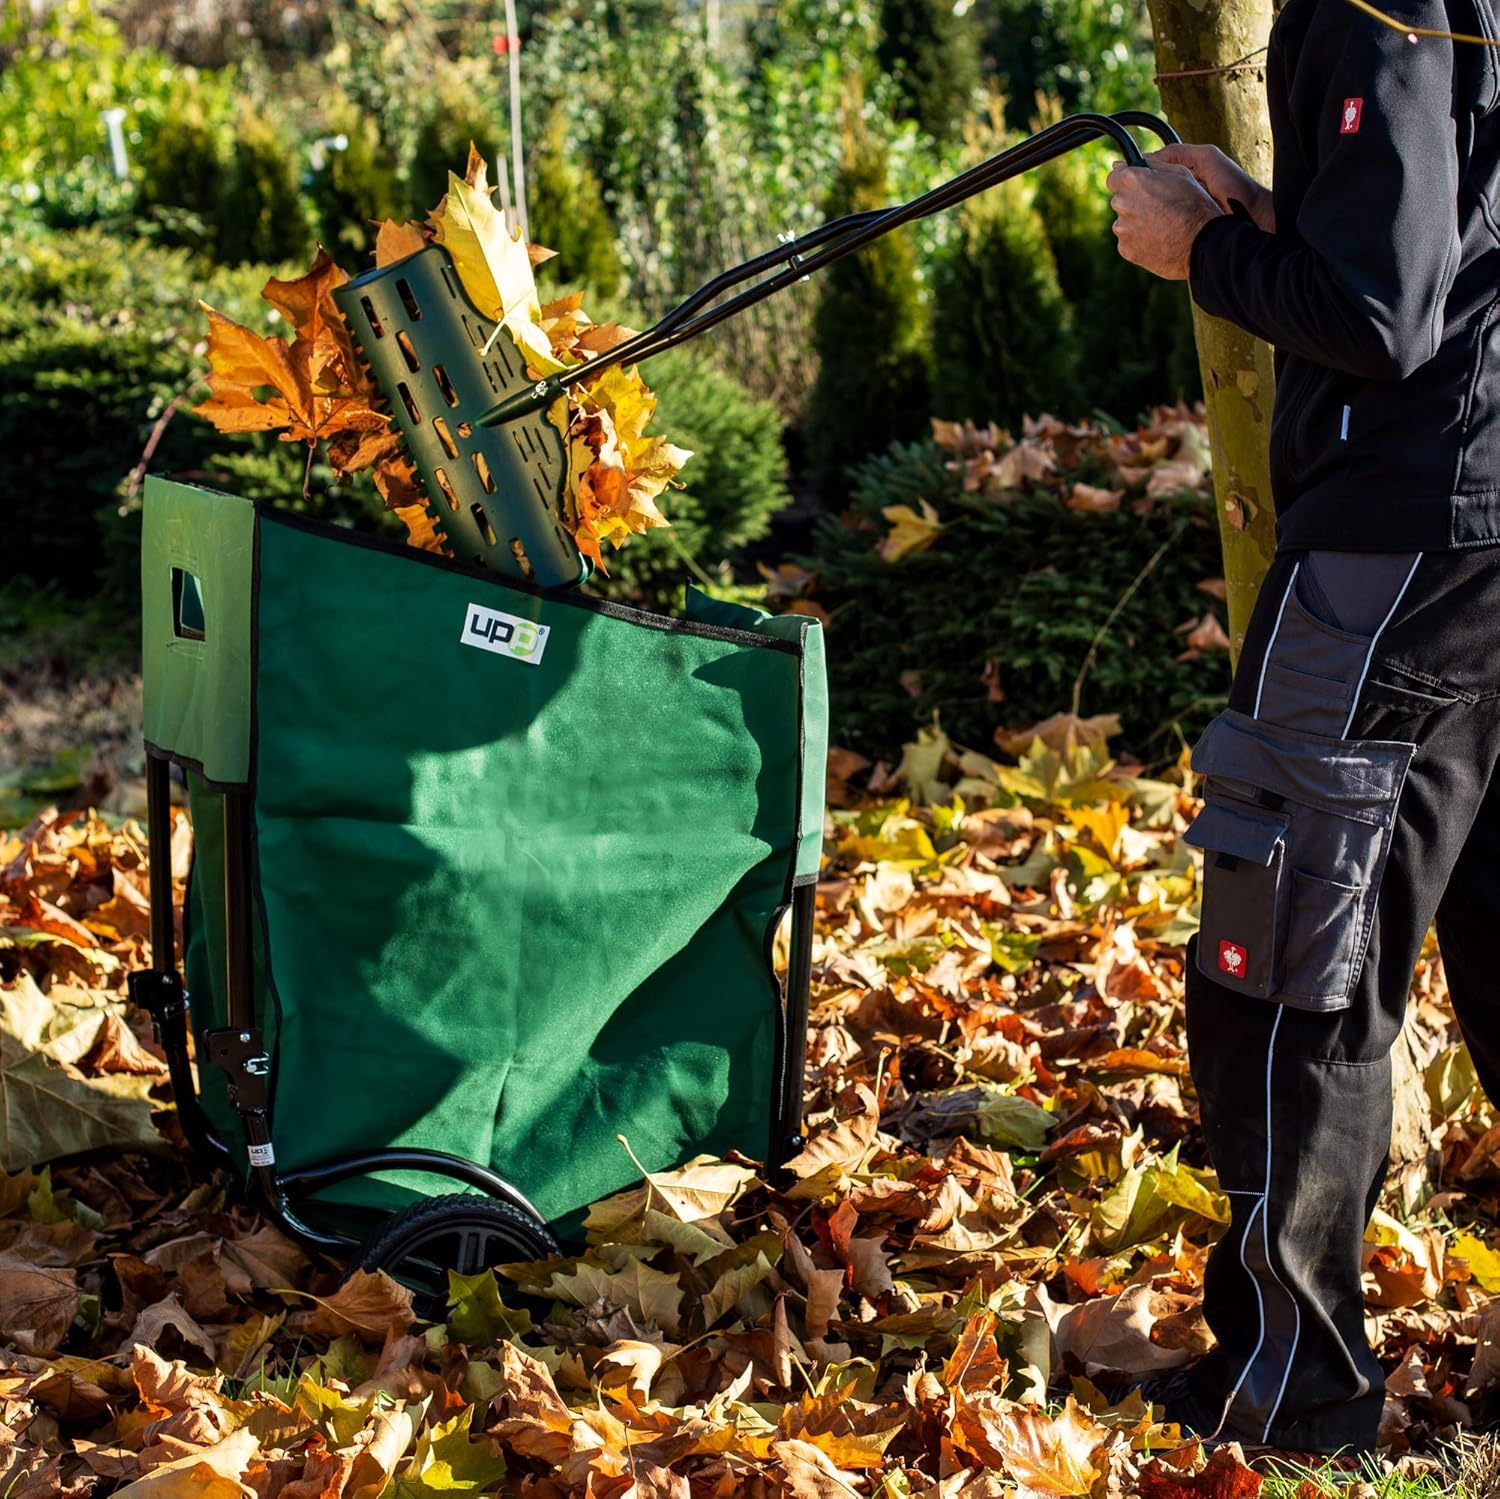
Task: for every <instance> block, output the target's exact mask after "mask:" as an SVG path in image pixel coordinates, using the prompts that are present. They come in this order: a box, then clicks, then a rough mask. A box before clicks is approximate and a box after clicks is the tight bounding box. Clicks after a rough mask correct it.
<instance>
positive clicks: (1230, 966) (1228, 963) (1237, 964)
mask: <svg viewBox="0 0 1500 1499" xmlns="http://www.w3.org/2000/svg"><path fill="white" fill-rule="evenodd" d="M1249 956H1250V955H1249V953H1247V952H1246V951H1245V949H1244V948H1243V947H1241V946H1240V945H1239V944H1238V943H1236V942H1220V943H1219V967H1220V968H1222V969H1223V970H1224V972H1225V973H1227V974H1228V975H1229V976H1230V978H1236V979H1242V978H1244V976H1245V964H1246V961H1247V960H1248V958H1249Z"/></svg>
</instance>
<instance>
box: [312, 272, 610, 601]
mask: <svg viewBox="0 0 1500 1499" xmlns="http://www.w3.org/2000/svg"><path fill="white" fill-rule="evenodd" d="M333 300H334V302H335V303H336V304H337V306H338V309H339V311H340V312H341V313H343V315H344V321H345V322H346V323H347V324H348V326H349V331H350V332H351V333H352V334H353V336H354V340H355V342H356V344H357V345H358V347H359V351H360V353H361V354H362V355H363V356H364V359H365V361H366V362H367V364H368V365H369V370H370V375H371V378H372V379H373V380H374V383H375V385H376V386H377V387H378V389H379V390H380V392H381V395H382V396H383V398H384V406H385V409H386V411H387V412H388V414H389V415H390V416H391V417H392V418H394V420H395V422H396V423H397V425H398V426H399V428H400V430H401V436H402V438H403V440H404V442H405V445H406V450H407V456H408V457H409V459H410V460H411V464H412V468H413V469H414V470H415V472H416V475H417V479H418V483H419V485H420V486H421V489H422V494H423V499H424V500H425V502H426V508H427V514H428V515H429V516H430V517H431V519H432V521H433V524H434V526H435V528H436V530H437V532H438V535H439V537H440V538H441V540H442V543H443V546H444V549H445V550H446V551H447V553H448V555H450V556H452V557H454V558H456V559H457V560H458V561H460V562H472V563H477V564H478V565H479V566H481V567H486V568H489V569H491V570H492V571H494V572H499V573H504V574H505V575H507V576H508V577H512V578H518V579H521V580H523V581H525V582H528V583H535V584H537V585H538V586H539V587H542V588H571V587H573V586H575V585H577V584H579V583H581V582H582V581H583V580H584V579H585V578H586V577H587V576H588V573H589V566H588V563H587V561H586V560H585V559H584V557H583V556H582V555H581V554H580V553H579V551H578V547H577V546H576V545H575V543H574V541H573V538H572V536H571V535H570V534H569V532H568V530H567V528H566V526H565V524H564V521H565V519H567V518H568V517H566V516H565V513H564V504H565V495H566V491H567V479H568V454H567V448H566V446H565V444H564V441H563V436H562V433H560V432H559V431H558V430H557V428H556V427H554V426H553V425H552V423H551V422H549V421H548V420H547V416H546V413H545V412H544V411H534V412H530V413H528V414H527V415H526V416H524V417H522V418H519V419H518V420H516V421H512V422H507V423H506V424H505V425H504V426H500V427H484V426H481V425H480V423H479V418H480V416H481V415H483V413H484V412H485V411H487V410H489V409H490V408H492V407H493V406H494V405H495V403H496V402H497V401H503V400H505V399H507V398H508V397H513V396H516V395H518V394H520V393H521V392H522V391H524V390H526V389H528V388H530V387H532V386H533V385H534V384H535V382H534V381H533V380H532V379H531V378H530V376H528V375H527V373H526V362H525V360H524V359H523V358H522V357H521V352H520V350H519V349H518V348H517V347H516V344H515V340H514V339H513V338H512V337H511V336H510V334H509V333H508V332H506V331H505V330H504V329H503V328H500V327H498V325H497V324H495V323H494V322H492V321H491V320H490V319H489V318H487V317H485V316H484V315H483V314H482V313H480V312H479V311H478V310H477V309H476V308H475V306H474V304H473V303H472V302H471V301H470V300H469V298H468V296H467V295H466V294H465V292H464V289H463V286H462V285H461V283H460V282H459V279H458V272H457V271H456V270H455V269H454V267H453V261H452V258H451V257H450V256H449V254H448V252H447V250H445V249H444V248H443V247H442V246H441V245H428V246H427V247H426V248H425V249H422V250H418V251H417V253H416V254H415V255H408V256H406V257H405V258H404V259H402V260H398V261H394V262H392V263H391V264H390V265H388V266H382V267H380V268H378V269H376V270H373V271H367V272H366V273H365V274H364V275H363V276H357V277H355V279H354V280H352V281H347V282H345V283H344V285H343V286H341V287H339V288H338V289H337V290H336V291H335V292H334V293H333Z"/></svg>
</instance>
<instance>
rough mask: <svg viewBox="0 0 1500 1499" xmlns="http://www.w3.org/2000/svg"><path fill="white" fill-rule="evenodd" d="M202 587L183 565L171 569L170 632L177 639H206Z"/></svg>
mask: <svg viewBox="0 0 1500 1499" xmlns="http://www.w3.org/2000/svg"><path fill="white" fill-rule="evenodd" d="M207 623H208V622H207V620H206V618H205V617H204V614H203V588H202V585H201V584H200V583H199V582H198V580H197V578H195V577H194V576H193V575H192V573H190V572H189V571H188V570H187V569H186V568H184V567H174V568H173V569H172V633H173V634H174V635H175V636H176V637H177V638H178V639H179V640H206V639H207V638H208V637H207V635H206V634H205V633H204V632H205V628H206V626H207Z"/></svg>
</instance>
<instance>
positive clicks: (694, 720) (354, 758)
mask: <svg viewBox="0 0 1500 1499" xmlns="http://www.w3.org/2000/svg"><path fill="white" fill-rule="evenodd" d="M142 567H143V594H144V609H143V614H144V630H145V639H144V662H145V683H144V696H145V705H144V706H145V722H146V738H147V742H148V745H149V746H150V747H151V749H152V752H153V753H157V754H160V755H165V756H167V757H169V758H171V759H174V760H176V761H177V762H179V763H181V764H182V765H184V766H185V767H187V768H188V770H189V772H190V775H189V784H190V788H191V793H192V795H191V802H192V812H193V816H194V822H195V826H196V830H197V854H196V859H195V866H194V871H193V877H192V881H191V890H190V898H189V912H188V930H189V937H188V944H187V949H188V950H187V961H186V967H187V982H188V988H189V992H190V996H191V1001H192V1013H193V1020H194V1025H195V1027H196V1028H197V1030H198V1032H199V1035H200V1037H201V1034H202V1031H203V1030H204V1029H206V1028H209V1027H212V1026H218V1025H222V1024H224V1023H225V1021H226V1016H225V1006H224V981H223V970H224V953H223V903H224V889H223V869H222V861H221V847H222V843H221V832H220V829H221V826H222V805H221V801H222V796H223V795H224V794H225V792H229V791H247V792H248V793H249V794H250V795H251V797H252V800H253V819H252V827H253V837H252V845H253V866H254V867H253V870H252V879H253V883H252V888H253V890H254V894H255V900H256V913H255V914H256V930H257V937H258V942H259V946H260V950H259V952H258V954H257V984H256V991H257V1009H258V1020H259V1023H260V1025H261V1028H262V1030H263V1033H264V1037H265V1041H266V1046H267V1050H268V1051H269V1052H270V1054H271V1057H272V1070H273V1088H272V1095H271V1125H272V1134H273V1140H274V1145H275V1152H276V1161H277V1165H278V1166H279V1167H280V1168H282V1169H294V1168H296V1167H299V1166H307V1165H313V1164H316V1163H319V1162H322V1161H326V1160H328V1159H330V1158H332V1157H335V1156H339V1155H343V1154H346V1153H350V1152H360V1151H368V1150H372V1149H378V1148H383V1147H393V1146H405V1147H418V1148H425V1149H430V1150H442V1151H447V1152H449V1153H451V1154H455V1155H460V1156H464V1157H467V1158H468V1159H471V1160H473V1161H476V1162H478V1163H480V1164H483V1165H487V1166H490V1167H492V1168H493V1169H494V1170H496V1171H498V1172H499V1173H500V1174H501V1175H502V1176H504V1177H506V1178H507V1179H508V1180H510V1181H512V1182H514V1183H515V1184H516V1185H517V1186H518V1187H520V1189H521V1190H522V1191H523V1192H525V1193H526V1194H527V1196H529V1197H530V1198H531V1200H532V1201H533V1202H535V1203H536V1205H537V1206H538V1208H539V1209H540V1210H541V1211H542V1213H543V1214H544V1216H546V1217H547V1218H549V1219H550V1220H553V1221H554V1222H560V1223H563V1224H566V1223H568V1221H569V1220H573V1221H576V1215H577V1214H578V1212H579V1211H580V1210H581V1209H582V1208H583V1207H585V1206H586V1205H587V1204H588V1203H589V1202H591V1201H594V1200H595V1199H597V1198H599V1197H601V1196H603V1195H606V1194H607V1193H609V1192H611V1191H615V1190H618V1189H619V1188H621V1187H622V1186H625V1185H627V1184H628V1183H630V1182H631V1181H633V1180H636V1179H638V1176H639V1173H638V1171H637V1169H636V1167H635V1166H634V1165H633V1164H632V1162H631V1160H630V1157H629V1155H628V1154H627V1153H626V1150H625V1148H624V1147H623V1146H622V1145H621V1144H620V1143H619V1140H618V1138H617V1137H618V1136H622V1135H623V1136H624V1137H625V1138H626V1139H627V1140H628V1141H629V1143H630V1147H631V1149H632V1150H633V1151H634V1152H635V1154H636V1156H637V1157H638V1158H639V1159H640V1161H641V1162H642V1163H643V1164H644V1165H645V1166H646V1167H647V1168H648V1169H652V1170H656V1169H664V1168H667V1167H669V1166H671V1165H673V1164H674V1163H677V1162H679V1161H681V1160H683V1159H685V1158H687V1157H690V1156H692V1155H694V1154H696V1153H699V1152H703V1151H707V1152H723V1151H726V1150H729V1149H732V1148H733V1149H739V1150H742V1151H745V1152H747V1153H749V1154H752V1155H761V1154H763V1153H764V1152H765V1151H766V1150H767V1148H768V1145H769V1132H770V1129H771V1124H772V1113H773V1108H774V1104H775V1099H774V1097H773V1092H774V1089H775V1088H776V1087H777V1086H778V1081H777V1079H776V1078H775V1077H773V1051H774V1047H775V1041H776V1032H777V1025H778V1016H779V1014H780V1013H781V1007H782V1003H783V1000H782V995H781V992H780V986H779V985H778V983H777V981H776V977H775V974H774V972H773V969H772V965H771V945H772V937H773V934H774V931H775V929H776V926H777V923H778V921H779V919H780V915H781V913H782V911H783V910H784V908H785V906H786V905H787V903H788V901H789V899H790V896H791V891H792V888H793V886H794V884H796V883H800V882H805V881H808V880H812V879H815V878H816V875H817V869H818V862H819V857H820V852H821V829H822V811H823V776H822V767H823V762H824V759H825V756H826V748H827V708H826V694H825V686H824V679H823V656H822V639H821V632H820V630H819V627H818V626H817V624H816V622H815V621H812V620H809V619H807V618H804V617H801V616H781V617H774V618H773V617H771V616H767V615H764V614H762V613H760V612H759V611H757V610H752V609H747V608H742V607H739V606H736V605H729V604H725V603H723V602H722V601H717V600H712V599H708V598H706V597H704V596H702V595H696V596H692V597H690V598H689V604H688V610H687V617H686V618H685V619H682V620H676V619H668V618H666V617H663V616H660V615H654V614H648V613H644V612H641V611H637V610H632V609H626V608H622V607H619V606H615V605H610V604H607V603H603V602H601V601H599V600H595V599H590V598H586V597H583V596H580V595H577V594H542V593H539V592H538V591H536V590H532V589H529V588H527V587H526V586H525V585H522V584H517V583H512V582H510V581H508V580H504V579H501V578H499V577H498V576H495V575H492V574H487V573H482V572H479V571H477V570H475V569H471V568H467V567H464V566H462V565H459V564H457V563H454V562H451V561H448V560H446V559H443V558H440V557H434V556H431V555H429V554H425V553H420V552H416V551H413V550H411V549H410V548H407V547H404V546H401V545H399V544H395V543H387V542H384V541H380V540H375V539H372V538H369V537H364V536H359V535H355V534H353V533H350V532H347V531H342V530H339V529H336V528H332V527H327V526H322V525H317V524H313V523H309V522H307V521H305V520H302V519H300V518H298V517H295V516H292V515H289V514H287V513H284V512H281V511H278V510H277V509H275V508H272V507H268V506H264V505H253V504H250V503H248V502H246V501H243V500H239V499H236V498H234V497H232V496H228V495H222V494H216V493H213V492H211V491H207V490H203V489H198V488H194V487H191V486H188V485H183V484H178V483H173V482H169V481H165V480H161V479H156V478H152V479H149V480H148V481H147V490H146V499H145V516H144V537H143V561H142ZM794 1044H800V1038H797V1040H796V1041H794ZM200 1054H201V1041H200ZM203 1070H204V1073H205V1074H207V1073H208V1072H209V1071H210V1069H206V1068H205V1069H203ZM204 1103H205V1107H206V1108H207V1109H208V1111H209V1113H210V1117H211V1118H212V1119H213V1121H214V1123H215V1125H216V1127H218V1128H219V1129H220V1130H221V1132H223V1133H224V1134H225V1135H226V1137H228V1138H231V1139H238V1130H237V1128H236V1121H235V1119H234V1116H233V1113H232V1111H231V1110H230V1109H229V1108H228V1105H227V1100H226V1096H225V1090H224V1087H223V1084H222V1080H220V1079H217V1078H211V1077H208V1076H206V1075H205V1077H204ZM452 1190H454V1187H453V1184H452V1183H451V1182H449V1181H446V1180H444V1179H442V1178H439V1177H433V1176H428V1175H426V1174H422V1173H386V1174H384V1175H382V1176H381V1177H380V1178H379V1179H363V1178H361V1179H355V1180H352V1181H349V1182H346V1183H344V1184H343V1185H341V1186H340V1187H337V1188H333V1189H330V1191H329V1193H328V1199H327V1203H326V1204H325V1206H329V1207H330V1211H332V1209H333V1208H334V1207H342V1208H344V1209H348V1208H353V1209H356V1210H384V1211H389V1210H392V1209H394V1208H398V1207H400V1206H403V1205H405V1204H406V1203H409V1202H411V1201H413V1200H415V1199H416V1198H418V1197H421V1196H431V1195H436V1194H438V1193H440V1192H444V1191H452ZM310 1216H313V1217H316V1214H315V1213H313V1214H310Z"/></svg>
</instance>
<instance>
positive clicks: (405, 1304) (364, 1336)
mask: <svg viewBox="0 0 1500 1499" xmlns="http://www.w3.org/2000/svg"><path fill="white" fill-rule="evenodd" d="M414 1320H415V1319H414V1315H413V1313H412V1306H411V1292H410V1291H409V1290H408V1289H407V1288H406V1287H405V1286H403V1285H399V1284H397V1282H395V1281H394V1280H392V1279H391V1277H390V1276H389V1275H387V1274H386V1273H385V1271H384V1270H376V1271H374V1272H373V1273H372V1272H371V1271H368V1270H356V1271H355V1272H354V1273H353V1274H352V1275H351V1276H350V1277H349V1279H348V1280H346V1281H345V1282H344V1283H343V1285H341V1286H340V1287H339V1288H338V1290H336V1291H335V1292H334V1293H333V1294H332V1295H331V1296H328V1297H325V1298H323V1299H321V1300H319V1301H318V1304H317V1306H316V1307H315V1308H314V1309H313V1310H312V1311H311V1312H310V1313H308V1315H307V1327H308V1330H309V1331H310V1332H318V1333H323V1334H325V1335H326V1336H329V1337H338V1336H339V1335H340V1334H341V1333H346V1332H352V1333H354V1334H355V1335H356V1336H357V1337H359V1338H360V1339H361V1340H362V1341H364V1342H366V1343H383V1342H384V1341H385V1340H386V1338H387V1337H389V1336H391V1334H393V1333H403V1332H405V1331H406V1330H407V1328H409V1327H410V1326H411V1325H412V1322H413V1321H414Z"/></svg>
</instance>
